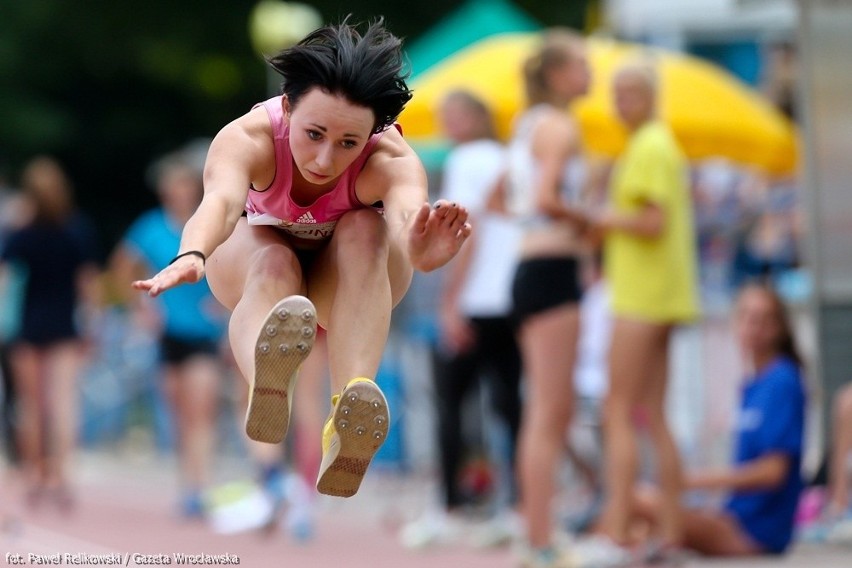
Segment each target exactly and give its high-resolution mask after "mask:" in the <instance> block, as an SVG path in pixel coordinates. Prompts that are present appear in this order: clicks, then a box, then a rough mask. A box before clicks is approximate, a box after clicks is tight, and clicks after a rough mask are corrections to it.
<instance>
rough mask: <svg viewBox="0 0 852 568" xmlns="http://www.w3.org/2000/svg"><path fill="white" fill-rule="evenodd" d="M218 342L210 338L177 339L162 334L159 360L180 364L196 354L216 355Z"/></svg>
mask: <svg viewBox="0 0 852 568" xmlns="http://www.w3.org/2000/svg"><path fill="white" fill-rule="evenodd" d="M218 353H219V342H218V341H212V340H210V339H178V338H176V337H171V336H168V335H166V336H164V337H163V338H161V339H160V360H161V361H162V362H163V363H168V364H170V365H180V364H181V363H185V362H186V361H187V360H189V359H190V358H191V357H194V356H196V355H217V354H218Z"/></svg>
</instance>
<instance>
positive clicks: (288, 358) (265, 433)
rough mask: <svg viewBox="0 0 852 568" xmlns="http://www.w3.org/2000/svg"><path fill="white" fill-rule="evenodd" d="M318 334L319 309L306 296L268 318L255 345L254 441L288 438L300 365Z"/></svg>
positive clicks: (249, 424) (250, 416)
mask: <svg viewBox="0 0 852 568" xmlns="http://www.w3.org/2000/svg"><path fill="white" fill-rule="evenodd" d="M316 333H317V314H316V309H315V308H314V305H313V304H312V303H311V301H310V300H308V299H307V298H305V297H304V296H288V297H287V298H284V299H283V300H281V301H280V302H278V303H277V304H276V305H275V307H273V308H272V310H270V312H269V315H267V316H266V320H265V321H264V322H263V326H262V327H261V330H260V333H259V334H258V338H257V342H256V343H255V352H254V380H253V381H252V384H251V386H250V388H249V401H248V412H246V425H245V427H246V434H248V437H249V438H251V439H252V440H256V441H258V442H266V443H268V444H277V443H279V442H281V441H282V440H283V439H284V437H285V436H286V435H287V429H288V427H289V424H290V405H291V402H292V398H293V389H294V388H295V386H296V377H297V375H298V372H299V366H300V365H301V364H302V362H303V361H304V360H305V359H306V358H307V357H308V354H310V352H311V349H312V348H313V346H314V339H315V337H316Z"/></svg>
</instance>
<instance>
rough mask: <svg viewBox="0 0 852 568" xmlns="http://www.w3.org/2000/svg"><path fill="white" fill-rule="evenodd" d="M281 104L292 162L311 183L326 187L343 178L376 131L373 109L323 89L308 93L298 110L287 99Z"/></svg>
mask: <svg viewBox="0 0 852 568" xmlns="http://www.w3.org/2000/svg"><path fill="white" fill-rule="evenodd" d="M282 104H283V105H284V113H285V116H287V117H288V119H289V122H290V151H291V152H292V153H293V162H294V163H295V164H296V168H298V170H299V173H301V174H302V177H303V178H304V179H305V180H306V181H308V182H309V183H313V184H317V185H323V184H325V183H328V182H331V181H333V180H334V179H335V178H337V177H338V176H340V174H342V173H343V172H344V171H345V170H346V168H348V167H349V166H350V165H351V164H352V162H354V161H355V158H357V157H358V155H359V154H360V153H361V150H363V149H364V145H365V144H366V143H367V140H369V138H370V133H371V131H372V130H373V124H374V121H375V117H374V116H373V111H372V109H370V108H368V107H364V106H359V105H356V104H353V103H351V102H349V101H348V100H346V99H345V98H343V97H341V96H338V95H330V94H328V93H326V92H324V91H322V90H321V89H316V88H315V89H312V90H310V91H308V92H307V93H305V94H304V95H303V96H302V98H301V99H299V104H297V105H295V106H292V105H290V104H289V101H288V100H287V98H286V97H285V98H284V102H283V103H282Z"/></svg>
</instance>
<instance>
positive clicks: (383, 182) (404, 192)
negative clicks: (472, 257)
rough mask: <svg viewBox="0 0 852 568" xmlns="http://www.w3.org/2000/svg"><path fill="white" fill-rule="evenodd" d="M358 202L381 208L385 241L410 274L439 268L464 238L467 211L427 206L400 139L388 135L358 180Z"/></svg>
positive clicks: (419, 170) (422, 182) (412, 157)
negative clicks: (387, 239) (400, 253)
mask: <svg viewBox="0 0 852 568" xmlns="http://www.w3.org/2000/svg"><path fill="white" fill-rule="evenodd" d="M356 193H357V195H358V198H359V199H360V200H361V202H362V203H375V202H376V201H381V202H382V203H383V204H384V209H385V219H386V220H387V224H388V230H389V232H390V238H391V239H392V240H394V241H396V242H397V243H399V245H400V249H401V250H402V251H403V252H404V254H405V255H406V257H407V260H408V262H410V263H411V266H412V267H414V268H415V269H416V270H420V271H422V272H429V271H432V270H435V269H436V268H440V267H441V266H443V265H444V264H446V263H447V262H449V261H450V259H451V258H453V257H454V256H455V255H456V253H458V251H459V249H460V248H461V245H462V244H463V243H464V241H465V239H467V237H468V236H469V235H470V230H471V228H470V225H469V224H468V223H467V217H468V213H467V210H466V209H465V208H464V207H462V206H461V205H459V204H457V203H449V202H447V201H444V200H440V201H438V202H437V203H436V204H435V206H434V207H431V206H430V205H429V203H428V202H427V199H428V192H427V181H426V172H425V171H424V169H423V165H422V164H421V163H420V159H419V158H418V157H417V155H416V154H415V153H414V151H413V150H412V149H411V148H410V147H409V146H408V144H407V143H406V142H405V141H404V140H403V139H402V136H401V135H400V134H399V133H398V132H397V131H396V130H394V129H390V130H388V131H387V132H386V133H385V135H384V136H383V137H382V140H381V141H380V142H379V147H378V148H377V149H376V151H375V152H374V153H373V155H372V156H370V159H369V160H368V162H367V165H366V167H365V168H364V171H363V172H361V175H360V176H359V177H358V182H357V185H356Z"/></svg>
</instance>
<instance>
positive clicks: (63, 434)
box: [45, 341, 82, 498]
mask: <svg viewBox="0 0 852 568" xmlns="http://www.w3.org/2000/svg"><path fill="white" fill-rule="evenodd" d="M80 349H81V346H80V343H79V342H77V341H67V342H63V343H60V344H58V345H55V346H52V347H50V348H49V349H48V351H47V353H46V354H45V355H46V359H47V365H48V368H49V375H48V378H49V382H50V386H49V388H48V392H47V393H46V395H47V396H48V397H49V400H48V401H47V402H48V404H49V405H50V406H49V408H50V416H51V420H50V425H49V428H50V440H51V444H52V450H51V459H50V464H51V472H50V476H51V477H52V482H53V483H55V484H56V485H58V487H59V489H60V490H61V491H63V492H64V491H65V489H66V485H67V484H68V482H69V479H68V476H69V470H70V466H71V460H72V459H73V454H74V450H75V449H76V447H77V431H78V423H79V413H80V408H79V402H78V398H77V397H78V388H77V379H78V375H79V372H80V367H81V364H82V358H81V356H80ZM61 498H67V495H65V496H61Z"/></svg>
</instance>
